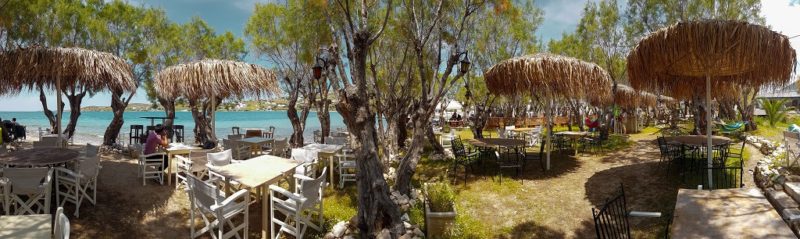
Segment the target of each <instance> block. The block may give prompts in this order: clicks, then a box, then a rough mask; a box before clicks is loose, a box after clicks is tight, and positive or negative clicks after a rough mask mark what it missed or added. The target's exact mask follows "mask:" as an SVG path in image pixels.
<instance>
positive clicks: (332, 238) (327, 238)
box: [322, 232, 336, 239]
mask: <svg viewBox="0 0 800 239" xmlns="http://www.w3.org/2000/svg"><path fill="white" fill-rule="evenodd" d="M322 238H323V239H335V238H336V236H334V235H333V233H330V232H328V233H327V234H325V236H324V237H322Z"/></svg>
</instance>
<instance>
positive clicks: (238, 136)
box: [228, 134, 244, 140]
mask: <svg viewBox="0 0 800 239" xmlns="http://www.w3.org/2000/svg"><path fill="white" fill-rule="evenodd" d="M243 138H244V135H241V134H231V135H228V139H229V140H240V139H243Z"/></svg>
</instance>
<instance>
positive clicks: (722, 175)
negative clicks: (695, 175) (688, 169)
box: [699, 161, 744, 190]
mask: <svg viewBox="0 0 800 239" xmlns="http://www.w3.org/2000/svg"><path fill="white" fill-rule="evenodd" d="M743 167H744V162H743V161H739V165H738V166H732V167H730V166H725V165H714V166H712V167H711V168H710V169H711V179H712V182H713V184H714V185H713V187H710V186H709V185H708V184H707V183H708V176H709V175H708V169H709V167H705V168H703V170H700V172H699V173H700V174H701V176H700V178H701V180H702V181H701V184H702V185H703V188H705V189H709V190H714V189H727V188H741V187H744V182H743V181H742V178H743V177H744V168H743Z"/></svg>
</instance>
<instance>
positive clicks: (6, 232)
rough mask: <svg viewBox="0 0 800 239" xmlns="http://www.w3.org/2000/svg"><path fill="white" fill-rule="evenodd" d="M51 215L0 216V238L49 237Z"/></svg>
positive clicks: (50, 234) (37, 238)
mask: <svg viewBox="0 0 800 239" xmlns="http://www.w3.org/2000/svg"><path fill="white" fill-rule="evenodd" d="M52 217H53V216H52V215H50V214H35V215H20V216H0V238H19V239H24V238H36V239H39V238H51V237H52V233H51V231H52V229H51V228H52V224H51V222H50V221H51V220H52Z"/></svg>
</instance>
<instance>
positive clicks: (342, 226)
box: [331, 221, 347, 237]
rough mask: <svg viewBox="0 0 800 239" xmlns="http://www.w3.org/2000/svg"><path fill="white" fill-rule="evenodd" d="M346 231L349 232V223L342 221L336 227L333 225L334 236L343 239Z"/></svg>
mask: <svg viewBox="0 0 800 239" xmlns="http://www.w3.org/2000/svg"><path fill="white" fill-rule="evenodd" d="M345 230H347V223H346V222H344V221H341V222H339V223H336V225H333V229H331V233H333V235H334V236H336V237H341V236H342V235H344V232H345Z"/></svg>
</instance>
